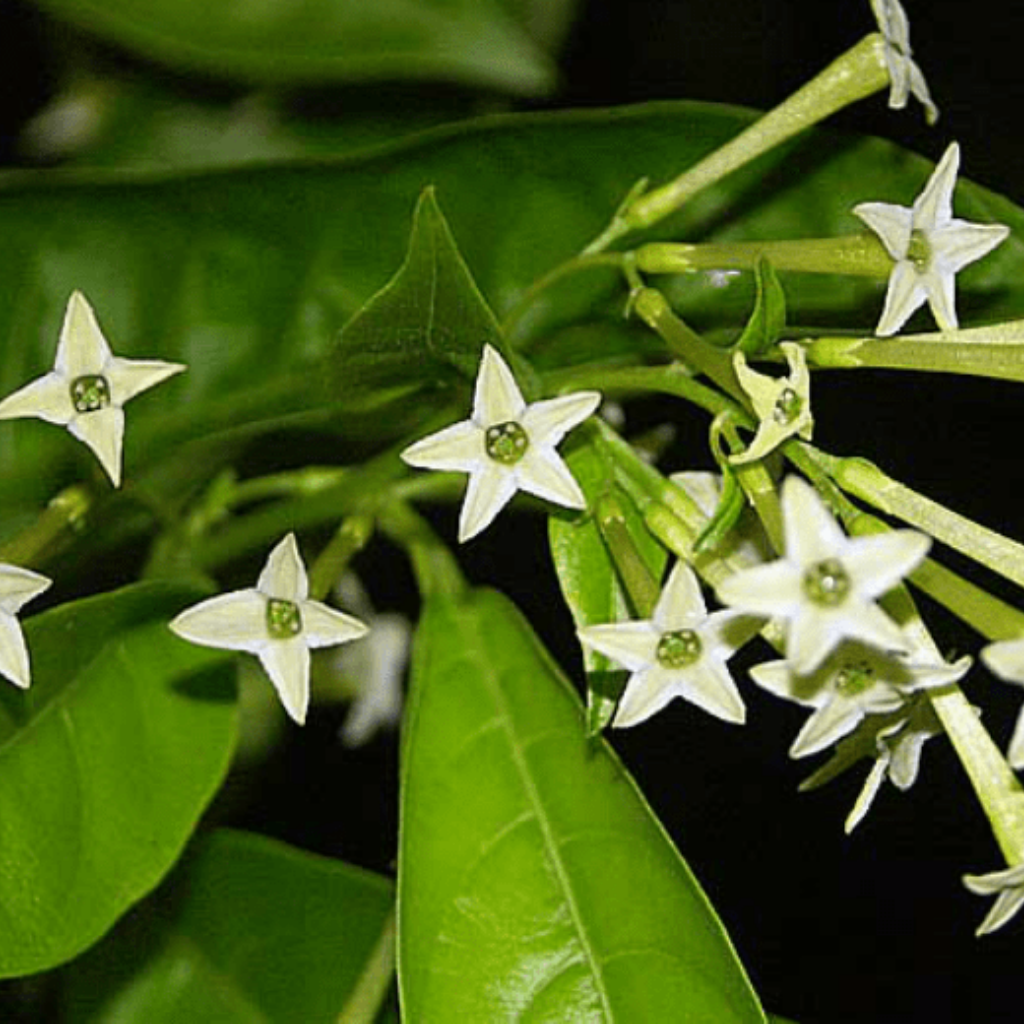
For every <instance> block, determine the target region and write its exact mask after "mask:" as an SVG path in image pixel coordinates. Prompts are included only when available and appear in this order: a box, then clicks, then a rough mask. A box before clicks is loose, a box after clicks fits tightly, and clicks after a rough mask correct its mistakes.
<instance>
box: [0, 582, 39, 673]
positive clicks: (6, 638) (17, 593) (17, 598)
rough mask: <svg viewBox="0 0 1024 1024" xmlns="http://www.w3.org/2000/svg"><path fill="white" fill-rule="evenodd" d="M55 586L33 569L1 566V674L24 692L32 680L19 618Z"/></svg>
mask: <svg viewBox="0 0 1024 1024" xmlns="http://www.w3.org/2000/svg"><path fill="white" fill-rule="evenodd" d="M51 582H52V581H51V580H49V579H47V578H46V577H45V576H42V575H40V574H39V573H37V572H32V571H31V570H30V569H22V568H21V567H20V566H17V565H6V564H4V563H2V562H0V674H2V675H3V676H4V677H5V678H6V679H9V680H10V681H11V682H12V683H14V685H15V686H19V687H21V689H23V690H27V689H28V687H29V684H30V683H31V681H32V677H31V673H30V670H29V660H28V649H27V648H26V647H25V637H24V635H23V634H22V632H21V624H20V623H19V622H18V619H17V614H18V612H19V611H20V610H21V607H22V605H25V604H28V602H29V601H31V600H32V599H33V598H34V597H38V596H39V595H40V594H41V593H42V592H43V591H44V590H46V589H47V587H49V586H50V584H51Z"/></svg>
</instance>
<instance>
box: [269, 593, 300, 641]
mask: <svg viewBox="0 0 1024 1024" xmlns="http://www.w3.org/2000/svg"><path fill="white" fill-rule="evenodd" d="M267 632H268V633H269V634H270V636H271V638H272V639H274V640H288V639H290V638H291V637H293V636H298V634H299V633H301V632H302V614H301V613H300V612H299V606H298V605H297V604H296V603H295V602H294V601H285V600H283V599H282V598H279V597H271V598H268V599H267Z"/></svg>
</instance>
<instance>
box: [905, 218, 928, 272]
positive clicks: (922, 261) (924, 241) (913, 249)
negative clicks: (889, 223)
mask: <svg viewBox="0 0 1024 1024" xmlns="http://www.w3.org/2000/svg"><path fill="white" fill-rule="evenodd" d="M907 259H908V260H910V262H911V263H913V264H914V267H915V268H916V269H917V270H922V271H923V270H927V269H928V264H929V263H931V261H932V247H931V245H930V243H929V242H928V238H927V236H926V235H925V233H924V232H923V231H922V230H921V229H920V228H914V230H913V231H911V232H910V241H909V242H908V243H907Z"/></svg>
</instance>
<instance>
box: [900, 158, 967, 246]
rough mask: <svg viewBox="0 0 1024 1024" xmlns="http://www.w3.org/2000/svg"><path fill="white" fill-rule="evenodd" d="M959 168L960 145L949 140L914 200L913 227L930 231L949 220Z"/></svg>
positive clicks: (951, 214)
mask: <svg viewBox="0 0 1024 1024" xmlns="http://www.w3.org/2000/svg"><path fill="white" fill-rule="evenodd" d="M959 170H960V146H959V145H958V144H957V143H956V142H951V143H950V144H949V145H948V146H947V147H946V152H945V153H943V154H942V159H941V160H940V161H939V162H938V163H937V164H936V165H935V170H934V171H932V174H931V177H930V178H929V179H928V182H927V184H926V185H925V187H924V188H923V189H922V190H921V194H920V195H919V196H918V197H917V199H916V200H914V206H913V214H912V216H913V222H914V227H915V228H920V229H921V230H923V231H925V232H930V231H932V230H934V229H935V228H936V227H937V226H939V225H941V224H947V223H948V222H949V220H950V218H952V216H953V190H954V189H955V188H956V176H957V173H958V172H959Z"/></svg>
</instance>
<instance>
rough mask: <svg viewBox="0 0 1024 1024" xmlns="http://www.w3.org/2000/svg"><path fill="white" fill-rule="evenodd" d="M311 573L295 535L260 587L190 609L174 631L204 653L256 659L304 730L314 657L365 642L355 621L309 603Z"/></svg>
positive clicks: (274, 554)
mask: <svg viewBox="0 0 1024 1024" xmlns="http://www.w3.org/2000/svg"><path fill="white" fill-rule="evenodd" d="M308 595H309V581H308V579H307V577H306V567H305V566H304V565H303V564H302V559H301V557H300V556H299V549H298V545H297V544H296V543H295V534H293V533H289V534H288V535H287V536H286V537H285V538H284V539H283V540H282V541H281V542H280V543H279V544H278V545H277V547H275V548H274V550H273V551H271V552H270V557H269V558H268V559H267V564H266V565H265V566H264V568H263V572H261V573H260V577H259V579H258V580H257V582H256V586H255V587H250V588H248V589H246V590H235V591H233V592H232V593H230V594H221V595H220V596H218V597H211V598H209V599H208V600H206V601H200V602H199V604H197V605H193V606H192V607H191V608H186V609H185V611H183V612H182V613H181V614H180V615H178V616H177V618H175V619H174V620H173V621H172V622H171V624H170V628H171V629H172V630H173V631H174V632H175V633H177V635H178V636H180V637H182V638H183V639H185V640H189V641H191V642H192V643H194V644H201V645H203V646H204V647H219V648H223V649H225V650H230V651H248V652H249V653H250V654H255V655H256V656H257V657H258V658H259V659H260V662H261V663H262V665H263V667H264V669H266V672H267V675H269V676H270V681H271V682H272V683H273V684H274V687H275V688H276V690H277V693H278V696H279V697H280V698H281V703H282V704H283V705H284V708H285V710H286V711H287V712H288V714H289V715H290V716H291V717H292V718H293V719H294V720H295V721H296V722H298V723H299V725H302V724H303V722H305V720H306V709H307V707H308V706H309V651H310V648H312V647H333V646H335V645H336V644H343V643H346V642H347V641H349V640H358V639H359V637H361V636H365V634H366V632H367V627H366V625H364V624H363V623H362V622H360V621H359V620H358V619H356V618H353V617H352V616H351V615H345V614H344V613H343V612H339V611H336V610H335V609H333V608H329V607H328V606H327V605H326V604H323V603H322V602H320V601H310V600H309V596H308Z"/></svg>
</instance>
